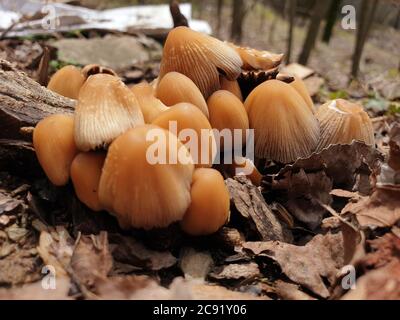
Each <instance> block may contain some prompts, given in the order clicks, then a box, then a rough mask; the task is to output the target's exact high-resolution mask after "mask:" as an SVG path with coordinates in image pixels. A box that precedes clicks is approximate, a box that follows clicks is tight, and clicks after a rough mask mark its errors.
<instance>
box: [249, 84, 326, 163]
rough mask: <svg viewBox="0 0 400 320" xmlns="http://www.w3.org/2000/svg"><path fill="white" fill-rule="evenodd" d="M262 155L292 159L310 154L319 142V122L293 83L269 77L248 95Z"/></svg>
mask: <svg viewBox="0 0 400 320" xmlns="http://www.w3.org/2000/svg"><path fill="white" fill-rule="evenodd" d="M245 107H246V110H247V114H248V116H249V121H250V128H252V129H254V130H255V133H254V135H255V154H256V156H257V157H258V158H262V159H271V160H275V161H278V162H281V163H289V162H292V161H295V160H296V159H298V158H303V157H307V156H309V155H310V154H311V153H312V152H313V151H314V149H315V148H316V146H317V144H318V140H319V137H320V129H319V124H318V121H317V119H316V118H315V116H314V115H313V113H312V112H311V110H310V108H309V107H308V106H307V105H306V103H305V102H304V99H303V98H302V97H301V96H300V95H299V93H298V92H297V91H296V90H295V89H293V88H292V87H291V86H290V85H288V84H286V83H284V82H282V81H279V80H269V81H266V82H265V83H263V84H261V85H259V86H258V87H257V88H256V89H254V90H253V91H252V93H251V94H250V95H249V97H248V98H247V99H246V102H245Z"/></svg>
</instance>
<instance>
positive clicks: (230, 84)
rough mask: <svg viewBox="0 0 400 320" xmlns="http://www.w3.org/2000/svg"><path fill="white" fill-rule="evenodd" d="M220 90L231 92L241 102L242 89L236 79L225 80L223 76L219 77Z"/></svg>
mask: <svg viewBox="0 0 400 320" xmlns="http://www.w3.org/2000/svg"><path fill="white" fill-rule="evenodd" d="M220 83H221V90H227V91H229V92H231V93H233V94H234V95H235V96H236V97H237V98H238V99H239V100H240V101H241V102H243V95H242V90H241V89H240V86H239V82H238V81H237V80H233V81H230V80H227V79H226V78H225V77H222V76H221V77H220Z"/></svg>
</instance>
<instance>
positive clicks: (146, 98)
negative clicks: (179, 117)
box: [131, 82, 168, 123]
mask: <svg viewBox="0 0 400 320" xmlns="http://www.w3.org/2000/svg"><path fill="white" fill-rule="evenodd" d="M131 90H132V92H133V93H134V94H135V97H136V99H137V100H138V102H139V105H140V109H141V110H142V113H143V117H144V122H145V123H151V122H152V121H153V120H154V119H155V118H157V117H158V116H159V115H160V114H161V113H162V112H164V111H166V110H168V107H167V106H166V105H164V104H163V103H162V102H161V101H160V100H159V99H157V98H156V97H155V90H154V88H153V87H152V86H151V85H150V84H148V83H147V82H142V83H139V84H136V85H134V86H132V87H131Z"/></svg>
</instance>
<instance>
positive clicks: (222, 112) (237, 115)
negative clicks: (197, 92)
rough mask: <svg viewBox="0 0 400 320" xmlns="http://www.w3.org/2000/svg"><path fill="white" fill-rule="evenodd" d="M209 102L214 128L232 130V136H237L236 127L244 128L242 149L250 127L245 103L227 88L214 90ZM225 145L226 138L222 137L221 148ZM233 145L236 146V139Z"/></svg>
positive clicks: (211, 121)
mask: <svg viewBox="0 0 400 320" xmlns="http://www.w3.org/2000/svg"><path fill="white" fill-rule="evenodd" d="M207 103H208V110H209V112H210V123H211V126H212V127H213V128H214V129H217V130H219V132H222V130H224V129H229V130H231V132H232V138H234V137H235V135H234V130H235V129H238V130H242V144H241V145H240V149H242V147H243V145H245V144H246V138H247V136H246V130H248V129H249V118H248V116H247V112H246V109H245V108H244V105H243V103H242V102H241V101H240V100H239V99H238V98H237V97H236V96H235V95H234V94H233V93H231V92H229V91H226V90H219V91H216V92H214V93H213V94H212V96H211V97H210V98H208V101H207ZM217 143H218V141H217ZM224 145H225V146H226V145H227V144H226V143H225V141H224V139H221V141H220V146H221V148H222V147H223V146H224ZM228 145H229V144H228ZM231 146H232V148H233V147H235V145H234V141H232V142H231ZM232 148H231V149H232ZM227 151H231V150H227Z"/></svg>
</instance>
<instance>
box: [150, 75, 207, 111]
mask: <svg viewBox="0 0 400 320" xmlns="http://www.w3.org/2000/svg"><path fill="white" fill-rule="evenodd" d="M156 96H157V98H158V99H160V100H161V101H162V102H163V103H164V104H165V105H167V106H169V107H171V106H173V105H175V104H178V103H182V102H187V103H191V104H193V105H194V106H196V107H197V108H199V109H200V110H201V112H203V113H204V115H205V116H206V117H207V118H208V117H209V114H208V108H207V103H206V101H205V100H204V97H203V95H202V94H201V92H200V90H199V88H197V87H196V85H195V84H194V83H193V81H192V80H190V79H189V78H188V77H186V76H185V75H183V74H181V73H178V72H170V73H167V74H166V75H165V76H164V77H163V78H162V79H161V81H160V82H159V83H158V86H157V92H156Z"/></svg>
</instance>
